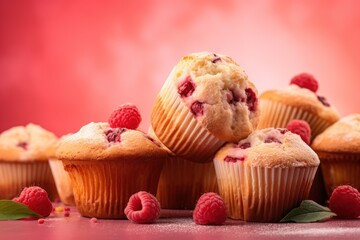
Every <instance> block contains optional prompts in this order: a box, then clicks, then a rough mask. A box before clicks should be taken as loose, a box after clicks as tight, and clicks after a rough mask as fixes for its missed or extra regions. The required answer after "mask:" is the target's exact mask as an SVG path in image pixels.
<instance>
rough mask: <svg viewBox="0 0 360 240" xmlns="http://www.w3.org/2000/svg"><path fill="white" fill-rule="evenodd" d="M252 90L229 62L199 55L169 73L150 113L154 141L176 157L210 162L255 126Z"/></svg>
mask: <svg viewBox="0 0 360 240" xmlns="http://www.w3.org/2000/svg"><path fill="white" fill-rule="evenodd" d="M258 117H259V111H258V99H257V90H256V88H255V86H254V84H253V83H252V82H250V81H249V80H248V77H247V75H246V74H245V71H244V70H243V69H242V68H241V67H240V66H239V65H238V64H237V63H235V62H234V61H233V60H232V59H231V58H230V57H227V56H224V55H220V54H215V53H208V52H201V53H193V54H190V55H188V56H185V57H183V58H182V59H181V60H180V62H179V63H178V64H177V65H176V66H175V67H174V68H173V70H172V71H171V73H170V75H169V76H168V78H167V80H166V82H165V83H164V85H163V87H162V89H161V91H160V93H159V94H158V96H157V98H156V101H155V103H154V106H153V109H152V113H151V126H152V128H153V129H154V132H155V134H156V136H157V138H158V139H159V140H160V141H161V142H162V143H163V144H164V145H165V146H166V147H167V148H168V149H170V150H171V151H172V152H173V153H175V154H176V155H177V156H178V157H180V158H184V159H189V160H191V161H195V162H209V161H211V159H212V156H213V155H214V154H215V152H216V150H218V149H219V148H220V147H221V146H222V145H223V144H224V143H225V142H236V141H239V140H240V139H242V138H245V137H246V136H248V135H249V134H250V133H251V132H252V131H253V130H254V129H256V126H257V123H258Z"/></svg>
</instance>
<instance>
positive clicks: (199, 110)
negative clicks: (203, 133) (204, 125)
mask: <svg viewBox="0 0 360 240" xmlns="http://www.w3.org/2000/svg"><path fill="white" fill-rule="evenodd" d="M191 112H192V113H193V114H194V115H195V116H196V117H199V116H202V115H203V114H204V104H203V103H202V102H199V101H196V102H194V103H193V104H192V105H191Z"/></svg>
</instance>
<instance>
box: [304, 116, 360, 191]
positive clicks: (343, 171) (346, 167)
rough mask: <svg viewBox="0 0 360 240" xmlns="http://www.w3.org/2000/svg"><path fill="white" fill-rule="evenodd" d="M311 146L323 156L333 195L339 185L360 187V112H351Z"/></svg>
mask: <svg viewBox="0 0 360 240" xmlns="http://www.w3.org/2000/svg"><path fill="white" fill-rule="evenodd" d="M311 146H312V148H313V149H314V150H315V152H316V153H317V154H318V155H319V158H320V161H321V165H320V166H321V170H322V174H323V177H324V182H325V187H326V191H327V194H328V196H329V197H330V195H331V193H332V191H333V190H334V188H335V187H337V186H339V185H351V186H353V187H355V188H357V189H359V190H360V178H359V175H360V114H351V115H349V116H346V117H344V118H342V119H341V120H339V121H338V122H336V123H334V124H333V125H332V126H331V127H329V128H328V129H326V130H325V131H324V132H323V133H322V134H320V135H319V136H317V137H316V138H315V139H314V141H313V143H312V145H311Z"/></svg>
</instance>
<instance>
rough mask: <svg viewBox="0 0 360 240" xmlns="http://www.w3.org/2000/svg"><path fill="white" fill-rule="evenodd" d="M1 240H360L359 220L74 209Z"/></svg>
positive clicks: (5, 228)
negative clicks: (94, 215)
mask: <svg viewBox="0 0 360 240" xmlns="http://www.w3.org/2000/svg"><path fill="white" fill-rule="evenodd" d="M0 239H1V240H7V239H12V240H14V239H36V240H39V239H48V240H52V239H54V240H57V239H59V240H60V239H61V240H65V239H119V240H120V239H121V240H122V239H135V240H142V239H150V240H151V239H156V240H161V239H170V240H185V239H197V240H205V239H230V240H231V239H254V240H257V239H258V240H262V239H264V240H265V239H266V240H271V239H291V240H296V239H326V240H329V239H360V219H357V220H337V219H332V220H329V221H325V222H320V223H308V224H295V223H286V224H280V223H279V224H270V223H245V222H243V221H235V220H231V219H228V220H227V221H226V223H225V224H224V225H222V226H200V225H196V224H195V223H194V222H193V220H192V218H191V211H174V210H163V214H162V217H161V218H160V219H159V220H157V222H156V223H153V224H135V223H132V222H130V221H128V220H103V219H98V222H97V223H93V222H91V221H90V219H89V218H84V217H81V216H80V214H79V213H78V212H77V211H76V209H75V208H71V211H70V216H69V217H64V213H63V212H60V213H58V212H55V213H52V214H51V215H50V217H48V218H46V219H45V223H43V224H39V223H38V222H37V221H36V220H31V221H29V220H28V221H24V220H17V221H0Z"/></svg>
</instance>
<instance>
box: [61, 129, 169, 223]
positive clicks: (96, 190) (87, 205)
mask: <svg viewBox="0 0 360 240" xmlns="http://www.w3.org/2000/svg"><path fill="white" fill-rule="evenodd" d="M167 156H168V153H167V151H166V150H164V149H163V148H161V147H160V145H159V144H157V143H156V142H155V141H154V140H152V139H151V138H149V137H148V136H147V135H146V134H144V133H143V132H141V131H139V130H133V129H127V128H122V127H115V128H113V127H110V126H109V124H108V123H105V122H101V123H89V124H87V125H85V126H83V127H82V128H81V129H80V130H79V131H78V132H77V133H75V134H72V135H70V136H68V137H66V138H64V139H63V140H61V142H60V145H59V147H58V149H57V152H56V157H57V159H60V160H61V161H62V162H63V164H64V168H65V170H66V171H67V172H68V173H69V175H70V178H71V181H72V184H73V190H74V196H75V203H76V206H77V208H78V210H79V212H80V214H81V215H82V216H85V217H96V218H125V217H126V216H125V214H124V209H125V207H126V204H127V202H128V200H129V198H130V196H131V195H132V194H134V193H136V192H139V191H146V192H150V193H152V194H154V195H155V194H156V189H157V185H158V181H159V177H160V172H161V169H162V166H163V161H164V160H165V159H166V158H167Z"/></svg>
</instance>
